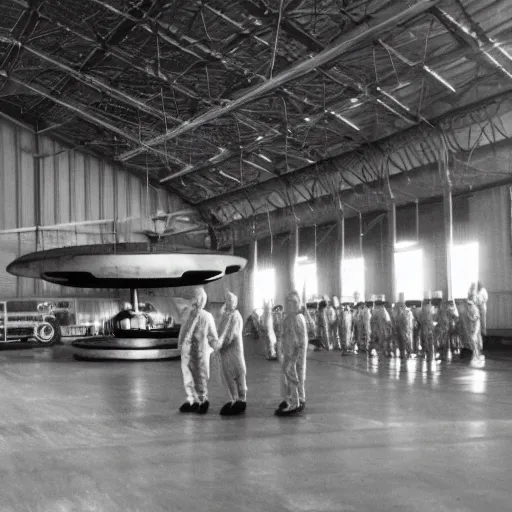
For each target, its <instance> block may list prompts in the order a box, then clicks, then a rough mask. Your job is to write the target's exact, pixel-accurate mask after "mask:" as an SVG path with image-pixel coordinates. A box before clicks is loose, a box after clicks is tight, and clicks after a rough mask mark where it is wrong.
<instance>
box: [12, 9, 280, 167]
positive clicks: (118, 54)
mask: <svg viewBox="0 0 512 512" xmlns="http://www.w3.org/2000/svg"><path fill="white" fill-rule="evenodd" d="M11 1H13V2H14V3H16V4H19V5H22V6H25V2H24V1H23V0H11ZM37 16H38V19H42V20H44V21H46V22H47V23H51V24H53V25H56V26H58V27H59V28H61V29H62V30H65V31H66V32H69V33H71V34H73V35H74V36H76V37H78V38H79V39H81V40H83V41H84V42H87V43H89V44H91V45H93V46H94V47H95V48H97V49H100V48H101V49H102V50H104V51H105V52H106V53H105V55H111V56H112V57H114V58H116V59H118V60H119V61H121V62H123V63H124V64H126V65H127V66H129V67H130V68H132V69H134V70H136V71H139V72H140V73H143V74H144V75H146V76H148V77H151V78H153V79H155V80H157V81H159V82H162V83H164V84H166V85H167V86H168V87H169V88H170V89H172V90H173V91H175V92H177V93H178V94H182V95H184V96H186V97H188V98H191V99H195V100H200V101H204V102H205V103H206V104H208V105H210V106H213V105H214V102H212V101H211V100H209V99H206V98H201V97H200V96H199V95H198V94H197V93H196V92H194V91H192V90H191V89H189V88H188V87H186V86H182V85H180V84H178V83H176V82H175V80H172V79H171V78H170V77H169V76H168V75H167V74H166V73H164V72H162V71H161V70H160V69H155V67H154V66H152V65H150V64H149V63H146V62H144V60H141V59H137V60H135V59H134V58H133V57H132V56H131V55H129V54H128V53H126V52H124V51H123V50H121V49H119V48H114V47H113V46H111V45H109V44H107V43H100V42H99V41H97V40H96V39H94V38H92V37H89V36H87V35H85V34H83V33H81V32H80V31H78V30H76V29H75V28H74V27H70V26H68V25H65V24H63V23H61V22H58V21H55V20H52V19H51V18H49V17H48V16H46V15H44V14H43V13H41V12H38V13H37ZM39 55H40V56H42V55H43V54H41V53H39ZM46 57H48V56H46ZM52 60H53V62H54V64H55V65H57V61H56V60H55V59H52ZM59 64H60V63H59ZM67 69H68V70H69V69H71V68H69V67H67ZM72 71H73V72H74V73H76V71H75V70H72ZM81 77H82V78H84V74H83V73H81ZM76 78H77V79H78V77H77V76H76ZM95 80H96V84H98V82H99V83H100V84H102V85H101V86H100V85H98V86H100V87H103V89H105V85H106V84H105V83H104V82H101V81H98V80H97V79H95ZM88 85H89V84H88ZM110 90H111V91H112V90H113V88H110ZM122 94H123V95H124V99H127V97H128V96H129V95H127V94H126V93H122ZM132 99H133V97H131V96H130V100H128V101H132ZM122 101H123V100H122ZM137 101H138V100H137ZM143 105H145V106H146V107H147V104H145V103H143ZM149 108H151V107H149ZM146 112H148V113H149V110H146ZM159 116H160V117H162V116H163V113H161V112H160V113H159ZM168 119H170V120H171V121H173V122H174V123H182V122H183V120H181V119H178V118H177V117H173V116H169V115H168ZM236 119H237V120H238V121H239V122H240V124H242V125H244V126H247V127H248V128H251V129H253V130H254V131H255V132H257V133H259V132H260V131H262V130H263V131H273V132H274V133H275V134H276V135H279V134H280V132H279V131H278V130H277V129H275V128H270V127H269V126H267V125H266V124H264V123H261V122H259V121H256V120H253V119H251V118H249V117H247V116H246V115H244V114H241V113H237V114H236ZM260 140H261V139H260ZM261 142H262V143H264V142H265V140H261ZM218 149H219V151H220V150H221V148H218ZM226 159H227V158H226ZM177 165H180V164H177ZM181 167H183V169H185V168H188V167H189V166H186V165H185V164H182V165H181Z"/></svg>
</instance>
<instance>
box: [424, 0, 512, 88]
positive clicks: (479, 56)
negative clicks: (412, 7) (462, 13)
mask: <svg viewBox="0 0 512 512" xmlns="http://www.w3.org/2000/svg"><path fill="white" fill-rule="evenodd" d="M432 14H433V16H434V17H435V18H436V19H437V20H438V21H439V22H440V23H441V24H442V25H443V27H444V28H445V29H446V30H447V31H448V32H449V33H450V34H451V35H452V36H453V37H454V38H455V39H456V41H457V42H458V43H459V44H461V45H462V46H463V47H465V48H468V49H470V50H471V52H470V53H467V54H466V57H468V58H471V59H473V60H475V61H476V62H477V63H478V64H482V65H483V66H485V67H487V68H491V69H494V70H496V71H499V72H501V73H502V74H503V75H504V76H505V77H506V78H507V80H508V81H510V80H512V56H511V55H510V54H509V53H508V52H507V51H506V50H503V49H502V48H501V47H500V46H499V44H498V43H497V42H496V41H492V40H491V39H490V37H489V36H488V35H487V34H486V33H485V32H484V30H483V29H482V28H481V27H479V26H478V25H476V23H474V22H473V21H472V20H471V24H472V26H471V27H469V29H468V28H466V27H464V26H463V25H461V24H460V23H458V22H457V21H456V20H455V19H453V18H452V17H451V16H449V15H448V14H447V13H445V12H444V11H442V10H441V9H439V8H438V7H434V8H433V9H432ZM493 50H498V51H499V52H500V53H499V55H498V58H499V59H500V60H501V61H503V62H505V64H506V65H503V64H502V63H501V62H500V61H499V60H498V59H496V58H495V57H493V56H492V55H491V54H490V52H491V51H493Z"/></svg>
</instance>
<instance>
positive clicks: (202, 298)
mask: <svg viewBox="0 0 512 512" xmlns="http://www.w3.org/2000/svg"><path fill="white" fill-rule="evenodd" d="M207 299H208V297H207V295H206V292H205V291H204V288H199V289H198V290H196V292H195V293H194V298H193V299H192V307H194V308H197V309H204V307H205V306H206V301H207Z"/></svg>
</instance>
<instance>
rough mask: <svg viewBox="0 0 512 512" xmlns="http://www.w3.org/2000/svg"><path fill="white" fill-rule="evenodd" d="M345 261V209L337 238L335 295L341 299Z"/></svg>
mask: <svg viewBox="0 0 512 512" xmlns="http://www.w3.org/2000/svg"><path fill="white" fill-rule="evenodd" d="M344 261H345V212H344V211H343V209H342V210H341V212H340V217H339V219H338V223H337V237H336V262H335V265H336V274H335V275H336V284H335V295H336V296H338V297H339V298H340V299H341V295H342V288H343V270H342V269H343V263H344Z"/></svg>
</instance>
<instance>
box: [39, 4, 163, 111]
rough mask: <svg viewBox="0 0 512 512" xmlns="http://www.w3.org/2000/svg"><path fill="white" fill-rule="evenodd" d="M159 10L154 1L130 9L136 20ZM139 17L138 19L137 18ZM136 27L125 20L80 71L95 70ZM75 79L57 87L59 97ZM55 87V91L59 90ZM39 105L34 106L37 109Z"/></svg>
mask: <svg viewBox="0 0 512 512" xmlns="http://www.w3.org/2000/svg"><path fill="white" fill-rule="evenodd" d="M158 8H159V2H155V1H153V0H142V1H141V2H140V4H139V5H138V6H136V7H133V8H132V9H130V14H131V15H132V16H133V18H134V19H135V20H137V19H140V16H141V13H144V12H146V11H149V12H152V10H155V9H158ZM137 16H138V18H137ZM135 25H136V22H135V21H133V20H123V21H121V22H120V23H118V24H117V25H116V27H115V28H114V29H113V30H112V31H111V32H110V34H109V35H108V36H107V37H106V38H105V39H104V41H103V44H100V45H98V46H97V47H95V48H93V50H92V51H91V52H90V53H89V55H87V56H86V57H85V59H84V60H83V61H82V63H81V65H80V70H81V71H85V70H87V69H90V68H93V67H94V66H95V65H96V64H98V63H99V62H101V60H103V59H104V57H105V55H106V47H107V46H108V45H116V44H117V43H119V42H121V41H122V40H123V39H124V38H125V37H126V36H127V34H129V32H130V31H131V30H132V29H133V27H134V26H135ZM73 78H74V77H71V76H70V77H67V78H65V79H64V81H63V82H62V83H61V84H60V85H59V86H57V87H59V95H62V94H63V93H64V91H65V90H66V89H67V88H68V87H69V86H70V85H71V84H72V83H73ZM57 87H55V88H54V90H55V89H56V88H57ZM37 105H38V104H37V103H36V104H35V105H33V106H32V108H35V107H36V106H37Z"/></svg>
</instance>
